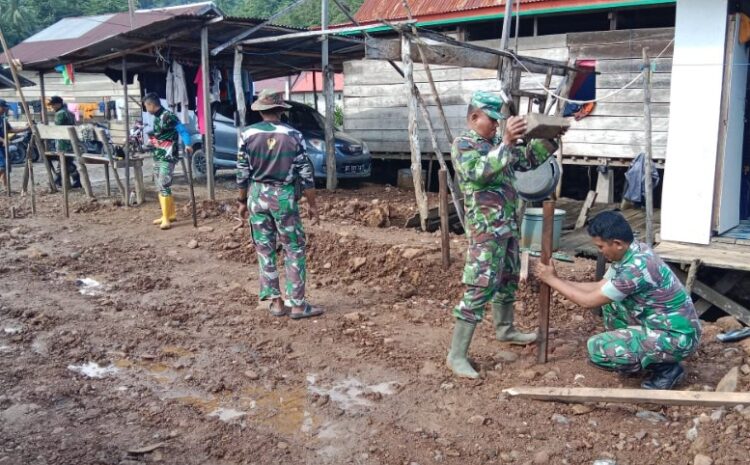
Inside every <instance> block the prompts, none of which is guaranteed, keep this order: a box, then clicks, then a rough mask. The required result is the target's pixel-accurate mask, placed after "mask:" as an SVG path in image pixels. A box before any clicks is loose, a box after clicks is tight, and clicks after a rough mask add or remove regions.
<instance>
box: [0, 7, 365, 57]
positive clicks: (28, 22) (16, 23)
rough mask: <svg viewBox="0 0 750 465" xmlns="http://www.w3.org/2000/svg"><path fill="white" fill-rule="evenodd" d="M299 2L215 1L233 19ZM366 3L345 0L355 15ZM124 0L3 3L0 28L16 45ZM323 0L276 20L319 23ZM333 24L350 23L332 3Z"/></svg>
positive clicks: (112, 9) (302, 24)
mask: <svg viewBox="0 0 750 465" xmlns="http://www.w3.org/2000/svg"><path fill="white" fill-rule="evenodd" d="M197 1H200V0H136V4H137V6H138V8H157V7H165V6H175V5H185V4H188V3H195V2H197ZM296 1H297V0H214V3H216V5H217V6H218V7H219V8H221V10H222V11H224V13H226V14H228V15H231V16H244V17H251V18H268V17H270V16H272V15H273V14H274V13H276V12H278V11H280V10H281V9H283V8H285V7H287V6H289V5H291V4H293V3H294V2H296ZM363 1H364V0H342V1H341V3H343V4H345V5H347V6H348V7H349V9H350V11H351V12H352V14H353V13H355V12H356V11H357V9H358V8H359V7H360V6H361V5H362V2H363ZM127 8H128V3H127V1H125V0H121V1H113V0H77V1H71V0H0V27H1V28H2V30H3V33H4V34H5V38H6V39H7V40H8V43H9V44H10V45H11V46H13V45H15V44H17V43H18V42H21V41H22V40H24V39H25V38H27V37H29V36H31V35H33V34H34V33H36V32H39V31H40V30H42V29H44V28H45V27H47V26H49V25H51V24H54V23H55V22H57V21H59V20H60V19H62V18H66V17H70V16H85V15H96V14H103V13H114V12H118V11H126V10H127ZM320 11H321V2H320V0H306V1H305V2H304V3H302V4H301V5H298V6H297V7H296V8H295V9H294V10H292V11H291V12H289V13H288V14H286V15H284V16H283V17H281V18H279V19H277V20H275V21H274V23H277V24H286V25H290V26H297V27H311V26H317V25H319V24H320V20H321V13H320ZM329 11H330V23H331V24H337V23H345V22H349V20H348V19H347V18H346V16H345V15H344V13H343V12H341V11H340V10H339V8H338V7H337V6H336V4H335V3H334V2H333V1H332V0H331V1H330V7H329Z"/></svg>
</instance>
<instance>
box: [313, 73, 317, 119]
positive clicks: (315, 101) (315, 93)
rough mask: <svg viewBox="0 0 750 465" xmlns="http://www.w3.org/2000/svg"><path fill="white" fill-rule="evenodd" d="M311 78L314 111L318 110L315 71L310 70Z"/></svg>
mask: <svg viewBox="0 0 750 465" xmlns="http://www.w3.org/2000/svg"><path fill="white" fill-rule="evenodd" d="M312 79H313V105H315V111H318V73H317V71H315V70H313V71H312Z"/></svg>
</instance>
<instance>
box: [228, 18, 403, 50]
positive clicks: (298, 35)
mask: <svg viewBox="0 0 750 465" xmlns="http://www.w3.org/2000/svg"><path fill="white" fill-rule="evenodd" d="M407 24H409V23H408V21H405V22H398V23H392V25H393V26H400V25H407ZM378 26H385V24H371V25H367V26H353V27H341V28H337V29H326V30H323V29H318V30H315V31H304V32H294V33H291V34H284V35H281V36H268V37H259V38H257V39H250V40H244V41H242V42H241V44H242V45H253V44H267V43H272V42H281V41H284V40H291V39H304V38H308V37H327V36H334V37H335V36H336V35H337V34H348V33H352V32H364V31H367V30H368V29H372V28H373V27H378Z"/></svg>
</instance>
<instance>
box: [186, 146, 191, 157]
mask: <svg viewBox="0 0 750 465" xmlns="http://www.w3.org/2000/svg"><path fill="white" fill-rule="evenodd" d="M185 152H186V153H187V154H188V155H192V154H193V148H192V147H190V146H189V145H186V146H185Z"/></svg>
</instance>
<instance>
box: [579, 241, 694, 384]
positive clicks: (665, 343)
mask: <svg viewBox="0 0 750 465" xmlns="http://www.w3.org/2000/svg"><path fill="white" fill-rule="evenodd" d="M605 279H607V282H606V283H605V285H604V286H603V287H602V293H604V295H606V296H607V297H608V298H610V299H611V300H612V301H613V302H612V303H611V304H608V305H605V306H604V307H603V315H604V326H605V328H606V329H607V330H608V331H607V332H605V333H601V334H597V335H596V336H593V337H591V338H590V339H589V341H588V351H589V356H590V357H591V361H592V362H594V363H595V364H597V365H599V366H602V367H604V368H608V369H613V370H618V371H628V372H634V371H638V370H640V369H641V368H647V367H648V366H649V365H652V364H656V363H675V362H680V361H681V360H684V359H685V358H686V357H688V356H689V355H690V354H692V353H693V352H695V350H696V349H697V348H698V343H699V341H700V336H701V325H700V321H699V319H698V315H697V314H696V312H695V307H694V306H693V302H692V300H690V296H689V295H688V293H687V292H686V291H685V288H684V287H683V286H682V283H680V281H679V280H678V279H677V278H676V277H675V275H674V273H672V270H671V269H669V267H668V266H667V265H665V264H664V262H663V261H662V260H661V259H660V258H659V257H658V256H657V255H656V254H654V252H653V251H652V250H651V249H650V248H649V247H648V246H647V245H645V244H642V243H639V242H636V241H633V243H631V244H630V248H629V249H628V251H627V252H626V253H625V256H624V257H623V258H622V260H620V261H619V262H617V263H613V264H612V266H611V267H610V269H609V271H608V272H607V275H606V276H605Z"/></svg>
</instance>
